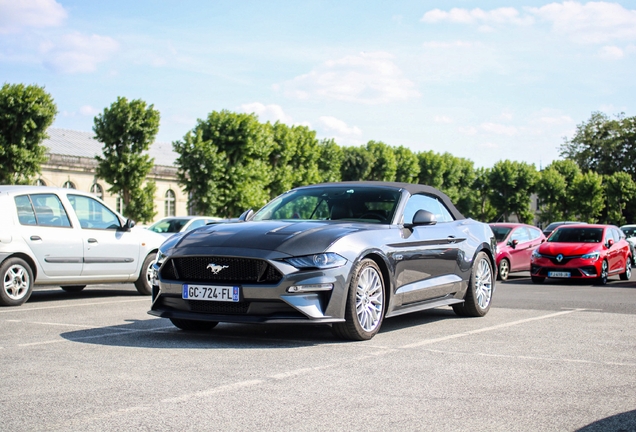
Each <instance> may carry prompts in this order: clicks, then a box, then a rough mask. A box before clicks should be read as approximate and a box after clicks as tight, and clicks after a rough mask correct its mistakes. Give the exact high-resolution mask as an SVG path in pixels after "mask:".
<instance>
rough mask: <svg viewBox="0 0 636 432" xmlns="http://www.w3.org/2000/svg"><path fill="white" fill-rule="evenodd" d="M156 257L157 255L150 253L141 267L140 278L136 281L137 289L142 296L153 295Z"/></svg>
mask: <svg viewBox="0 0 636 432" xmlns="http://www.w3.org/2000/svg"><path fill="white" fill-rule="evenodd" d="M156 257H157V254H156V253H154V252H151V253H149V254H148V256H146V259H145V260H144V263H143V264H142V265H141V270H139V278H138V279H137V280H136V281H135V288H137V291H138V292H139V294H141V295H150V294H151V293H152V273H153V271H154V270H153V268H152V265H153V264H154V262H155V258H156Z"/></svg>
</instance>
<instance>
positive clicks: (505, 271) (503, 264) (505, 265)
mask: <svg viewBox="0 0 636 432" xmlns="http://www.w3.org/2000/svg"><path fill="white" fill-rule="evenodd" d="M498 270H499V271H498V272H497V279H499V280H501V281H506V280H508V275H509V274H510V261H508V258H502V259H501V261H499V269H498Z"/></svg>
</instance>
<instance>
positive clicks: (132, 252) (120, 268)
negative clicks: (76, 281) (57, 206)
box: [68, 193, 141, 280]
mask: <svg viewBox="0 0 636 432" xmlns="http://www.w3.org/2000/svg"><path fill="white" fill-rule="evenodd" d="M68 200H69V202H70V203H71V206H72V207H73V210H74V211H75V216H76V217H77V219H78V221H79V224H80V227H81V237H82V242H83V250H84V266H83V268H82V276H86V277H96V276H100V277H106V278H108V279H111V280H128V279H129V276H130V275H132V274H134V273H137V271H138V268H139V263H138V261H139V253H140V247H141V245H140V243H139V240H138V238H137V236H136V235H135V233H134V232H132V231H125V230H123V229H122V226H121V220H120V219H119V217H118V216H117V214H116V213H115V212H113V211H112V210H111V209H109V208H108V207H106V206H105V205H104V204H102V203H101V202H100V201H98V200H96V199H94V198H92V197H89V196H85V195H75V194H70V193H69V194H68Z"/></svg>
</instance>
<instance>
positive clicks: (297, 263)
mask: <svg viewBox="0 0 636 432" xmlns="http://www.w3.org/2000/svg"><path fill="white" fill-rule="evenodd" d="M240 220H241V222H236V223H228V224H217V225H208V226H206V227H203V228H199V229H196V230H193V231H190V232H187V233H182V234H177V235H175V236H174V237H171V238H170V239H168V240H167V241H166V242H165V243H164V244H163V245H162V247H161V248H160V251H159V254H158V257H157V261H156V265H155V268H156V271H157V275H156V277H157V279H156V281H155V283H154V288H153V297H152V299H153V301H152V307H151V310H150V311H149V313H150V314H151V315H155V316H159V317H165V318H169V319H170V320H171V321H172V323H173V324H174V325H175V326H177V327H179V328H181V329H183V330H206V329H211V328H212V327H214V326H215V325H217V323H218V322H241V323H266V322H269V323H297V324H299V323H300V324H330V325H332V329H333V331H334V333H335V334H336V335H337V336H339V337H342V338H345V339H353V340H364V339H370V338H372V337H373V336H374V335H375V334H376V333H377V332H378V331H379V329H380V326H381V324H382V321H383V319H384V318H385V317H387V318H388V317H392V316H396V315H401V314H404V313H408V312H414V311H420V310H423V309H429V308H436V307H441V306H452V308H453V310H454V311H455V313H457V314H458V315H466V316H483V315H485V314H486V313H487V312H488V310H489V308H490V304H491V300H492V295H493V292H494V289H495V280H494V279H495V272H494V266H495V256H494V253H495V247H496V246H495V238H494V236H493V234H492V231H491V229H490V227H489V226H488V225H487V224H484V223H481V222H477V221H474V220H472V219H465V218H464V217H463V216H462V215H461V214H460V213H459V212H458V211H457V209H456V208H455V206H454V205H453V204H452V203H451V202H450V200H449V199H448V197H447V196H446V195H444V194H443V193H441V192H440V191H438V190H436V189H434V188H432V187H429V186H423V185H412V184H406V183H384V182H350V183H331V184H320V185H314V186H306V187H301V188H297V189H294V190H292V191H289V192H287V193H285V194H283V195H281V196H279V197H278V198H275V199H274V200H273V201H271V202H270V203H268V204H267V205H265V207H263V208H262V209H260V210H259V211H258V212H256V213H255V214H254V213H252V212H251V211H249V212H246V213H245V214H244V215H242V216H241V218H240Z"/></svg>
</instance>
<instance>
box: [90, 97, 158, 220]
mask: <svg viewBox="0 0 636 432" xmlns="http://www.w3.org/2000/svg"><path fill="white" fill-rule="evenodd" d="M159 119H160V115H159V111H157V110H155V109H154V105H146V102H144V101H142V100H141V99H135V100H132V101H130V102H128V99H126V98H125V97H118V98H117V100H116V101H115V102H113V103H112V104H111V106H110V108H105V109H104V112H103V113H102V114H99V115H98V116H97V117H95V120H94V126H93V131H94V132H95V138H96V139H97V141H99V142H101V143H102V144H103V145H104V146H103V148H102V150H103V156H96V157H95V159H97V162H98V165H97V169H96V174H97V176H98V177H100V178H102V179H104V180H105V181H107V182H108V183H110V184H111V187H110V188H109V189H108V191H109V192H110V193H112V194H119V195H120V196H121V197H122V199H123V201H124V209H123V214H124V215H125V216H126V217H128V218H131V219H134V220H137V221H140V222H149V221H151V220H152V219H153V218H154V216H155V214H156V212H155V210H154V195H155V191H156V185H155V183H154V182H153V181H149V180H147V176H148V174H150V171H151V170H152V167H153V164H154V160H153V159H152V158H150V156H148V154H147V153H146V152H147V151H148V149H149V148H150V144H152V142H153V141H154V140H155V137H156V136H157V132H158V131H159ZM144 182H145V185H144Z"/></svg>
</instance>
